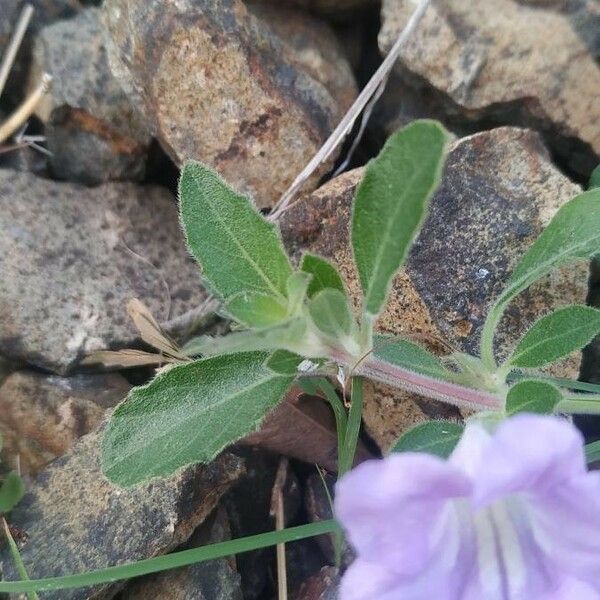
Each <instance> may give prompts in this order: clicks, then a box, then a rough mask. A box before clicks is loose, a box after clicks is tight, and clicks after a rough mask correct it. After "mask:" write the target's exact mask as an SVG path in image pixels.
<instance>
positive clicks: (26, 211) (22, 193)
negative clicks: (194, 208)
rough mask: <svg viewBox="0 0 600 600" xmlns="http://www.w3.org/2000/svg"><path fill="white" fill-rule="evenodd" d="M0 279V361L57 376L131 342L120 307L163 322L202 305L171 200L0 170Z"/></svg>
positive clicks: (158, 192) (129, 187) (126, 187)
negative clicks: (137, 303) (138, 303)
mask: <svg viewBox="0 0 600 600" xmlns="http://www.w3.org/2000/svg"><path fill="white" fill-rule="evenodd" d="M0 271H1V272H2V273H3V277H2V279H0V353H2V354H4V355H6V356H7V357H9V358H10V357H14V358H18V359H22V360H24V361H27V362H29V363H31V364H34V365H37V366H39V367H43V368H45V369H49V370H51V371H54V372H56V373H58V374H62V375H64V374H65V373H67V372H68V371H69V370H70V369H71V368H72V367H73V366H74V364H75V363H76V362H77V361H78V360H79V359H80V358H81V357H82V356H83V355H84V354H85V353H87V352H91V351H92V350H97V349H100V348H107V347H109V346H114V345H120V344H121V345H122V344H127V343H131V341H132V340H133V339H135V337H136V334H135V330H134V329H133V327H132V325H131V322H130V319H129V317H128V315H127V312H126V303H127V301H128V300H129V299H131V298H134V297H135V298H139V299H140V300H142V302H144V303H145V304H146V305H147V306H148V307H149V308H150V310H151V311H152V313H153V314H154V315H156V318H158V319H160V320H167V319H168V317H169V316H177V315H180V314H181V313H183V312H185V311H187V310H190V309H192V308H194V307H196V306H198V304H199V303H200V302H201V301H202V299H203V298H204V297H205V293H204V291H203V290H202V288H201V285H200V280H199V274H198V269H197V266H196V264H195V263H194V262H193V261H192V259H191V258H190V257H189V256H188V253H187V251H186V249H185V245H184V241H183V235H182V233H181V230H180V228H179V223H178V217H177V208H176V205H175V202H174V200H173V198H172V197H171V195H170V194H169V193H168V192H167V191H165V190H164V189H162V188H158V187H150V186H147V187H141V186H136V185H133V184H127V183H111V184H106V185H104V186H100V187H97V188H86V187H83V186H79V185H76V184H67V183H57V182H53V181H49V180H46V179H41V178H37V177H35V176H33V175H30V174H28V173H18V172H15V171H8V170H0Z"/></svg>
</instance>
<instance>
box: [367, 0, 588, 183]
mask: <svg viewBox="0 0 600 600" xmlns="http://www.w3.org/2000/svg"><path fill="white" fill-rule="evenodd" d="M527 4H528V3H523V2H517V1H515V0H482V1H480V2H475V3H473V2H471V1H469V0H450V1H448V2H443V3H437V4H436V3H434V4H432V6H431V7H430V8H429V9H428V11H427V13H426V15H425V18H424V19H423V21H422V22H421V24H420V25H419V27H418V28H417V30H416V31H415V33H414V34H413V35H412V37H411V38H410V39H409V40H408V42H407V44H406V45H405V46H404V49H403V51H402V53H401V56H400V61H399V62H398V66H397V70H398V72H399V73H401V74H403V75H409V76H412V77H414V76H417V77H419V78H422V79H425V80H426V81H427V82H428V83H429V85H431V86H432V87H433V88H435V89H436V90H438V91H440V92H441V93H443V95H444V97H445V100H446V111H447V112H448V113H449V114H450V115H451V116H452V115H454V116H456V117H458V116H459V117H460V118H461V119H463V120H466V121H471V122H473V121H482V120H483V121H487V122H488V123H489V122H490V121H491V122H495V123H506V124H515V125H527V126H533V127H534V128H536V129H539V130H540V131H542V132H544V134H545V136H546V138H547V139H548V140H550V141H551V144H552V148H553V149H554V150H555V151H556V152H557V153H559V154H560V155H561V157H562V158H563V159H564V160H566V161H568V162H569V164H570V167H571V168H573V169H574V170H577V171H579V172H581V173H583V174H587V173H589V172H590V171H591V169H592V168H593V167H594V166H595V164H596V163H597V162H598V155H600V105H599V104H598V102H597V96H598V92H597V90H598V89H600V66H599V65H598V64H597V63H596V62H595V60H594V55H593V52H591V51H590V49H588V46H589V45H590V44H592V43H595V42H592V41H587V42H586V41H584V40H583V39H582V38H581V37H580V36H578V34H577V31H576V29H577V28H576V27H574V26H573V23H572V22H571V17H572V15H570V14H565V13H564V12H560V11H557V10H554V9H553V7H540V6H531V5H527ZM544 4H546V3H544ZM413 11H414V3H413V2H411V1H409V0H384V2H383V11H382V21H383V27H382V29H381V33H380V36H379V45H380V48H381V49H382V50H383V51H384V52H387V51H389V49H390V47H391V46H392V44H393V42H394V40H395V39H396V38H397V36H398V34H399V32H400V30H401V29H402V28H403V27H404V25H405V24H406V22H407V20H408V18H409V17H410V15H411V13H412V12H413ZM574 14H575V13H574ZM577 14H579V13H577ZM573 18H576V17H575V16H573ZM409 79H410V77H409Z"/></svg>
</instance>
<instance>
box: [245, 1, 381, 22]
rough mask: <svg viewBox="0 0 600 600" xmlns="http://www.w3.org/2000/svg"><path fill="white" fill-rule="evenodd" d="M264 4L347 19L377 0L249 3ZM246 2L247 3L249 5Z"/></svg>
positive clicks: (373, 5)
mask: <svg viewBox="0 0 600 600" xmlns="http://www.w3.org/2000/svg"><path fill="white" fill-rule="evenodd" d="M255 1H258V2H264V3H265V4H274V5H286V6H297V7H299V8H303V9H305V10H309V11H311V12H314V13H320V14H323V15H325V16H327V17H333V18H336V17H345V18H347V17H349V16H355V15H356V13H357V12H358V11H360V10H364V9H365V8H374V7H375V6H377V0H250V2H255ZM250 2H248V0H247V3H250Z"/></svg>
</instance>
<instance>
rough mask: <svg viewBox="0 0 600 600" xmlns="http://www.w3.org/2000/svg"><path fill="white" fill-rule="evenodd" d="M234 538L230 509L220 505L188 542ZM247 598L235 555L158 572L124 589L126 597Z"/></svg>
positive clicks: (138, 599) (163, 599) (173, 599)
mask: <svg viewBox="0 0 600 600" xmlns="http://www.w3.org/2000/svg"><path fill="white" fill-rule="evenodd" d="M230 539H231V530H230V527H229V521H228V519H227V513H226V511H225V510H224V509H223V508H217V510H216V511H215V513H213V514H212V515H211V517H210V518H209V519H207V520H206V522H205V523H203V524H202V525H201V526H200V528H199V529H197V530H196V531H195V532H194V534H193V535H192V537H191V538H190V539H189V540H188V542H187V543H186V544H185V546H184V547H185V548H186V549H187V548H196V547H199V546H206V545H208V544H216V543H218V542H225V541H227V540H230ZM148 598H160V600H243V598H244V595H243V593H242V588H241V584H240V576H239V575H238V573H237V571H236V570H235V557H231V558H221V559H218V560H212V561H209V562H204V563H198V564H195V565H191V566H189V567H184V568H181V569H176V570H173V571H165V572H163V573H157V574H156V575H151V576H149V577H144V578H142V579H139V580H138V581H136V582H135V583H133V584H132V585H131V586H130V587H129V588H128V589H126V590H125V591H124V592H123V593H122V600H147V599H148Z"/></svg>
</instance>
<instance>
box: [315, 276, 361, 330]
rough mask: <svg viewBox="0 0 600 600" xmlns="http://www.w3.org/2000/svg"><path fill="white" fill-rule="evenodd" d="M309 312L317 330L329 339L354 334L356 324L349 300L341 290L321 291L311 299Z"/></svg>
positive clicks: (329, 289) (328, 289)
mask: <svg viewBox="0 0 600 600" xmlns="http://www.w3.org/2000/svg"><path fill="white" fill-rule="evenodd" d="M308 312H309V313H310V316H311V318H312V320H313V322H314V324H315V325H316V326H317V328H318V329H319V330H320V331H322V332H323V333H324V334H325V335H326V336H328V337H331V338H334V339H335V338H340V337H343V336H351V335H352V334H353V333H354V330H355V323H354V318H353V316H352V313H351V312H350V307H349V306H348V298H347V297H346V295H345V294H343V293H342V292H340V291H339V290H334V289H331V288H327V289H324V290H321V291H320V292H319V293H318V294H317V295H316V296H314V297H313V298H311V300H310V302H309V304H308Z"/></svg>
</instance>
